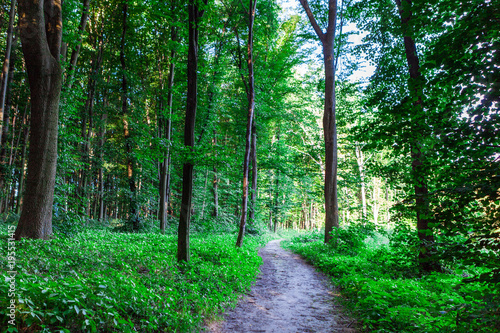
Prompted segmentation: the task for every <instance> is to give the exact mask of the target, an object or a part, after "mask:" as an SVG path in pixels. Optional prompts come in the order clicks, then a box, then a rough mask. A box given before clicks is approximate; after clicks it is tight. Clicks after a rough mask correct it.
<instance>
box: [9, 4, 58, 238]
mask: <svg viewBox="0 0 500 333" xmlns="http://www.w3.org/2000/svg"><path fill="white" fill-rule="evenodd" d="M44 16H45V17H44ZM19 17H20V20H19V26H20V33H21V41H22V47H23V53H24V59H25V63H26V69H27V72H28V80H29V85H30V92H31V125H30V147H29V153H28V176H27V179H26V192H25V195H24V203H23V209H22V212H21V218H20V220H19V224H18V226H17V229H16V232H15V238H16V239H21V238H24V237H27V238H37V239H48V238H49V236H50V235H51V234H52V205H53V201H54V185H55V176H56V161H57V123H58V113H59V97H60V93H61V83H62V70H61V66H60V64H59V48H60V45H61V36H62V17H61V1H60V0H51V1H48V0H45V1H44V0H21V1H19ZM42 22H45V23H46V25H45V26H43V25H42V24H41V23H42Z"/></svg>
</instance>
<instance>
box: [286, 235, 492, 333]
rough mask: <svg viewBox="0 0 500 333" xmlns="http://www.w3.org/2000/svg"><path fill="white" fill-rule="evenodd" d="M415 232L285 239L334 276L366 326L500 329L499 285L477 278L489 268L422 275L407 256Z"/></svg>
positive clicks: (390, 329)
mask: <svg viewBox="0 0 500 333" xmlns="http://www.w3.org/2000/svg"><path fill="white" fill-rule="evenodd" d="M406 231H408V230H406ZM411 235H412V234H411V233H409V234H404V233H398V232H395V233H393V234H392V235H391V236H390V237H389V239H388V238H386V237H383V236H380V235H379V234H377V233H373V234H372V236H371V237H368V238H366V239H364V238H365V236H363V234H362V233H361V232H360V231H359V229H356V228H352V227H351V228H344V229H340V230H338V232H337V233H336V234H334V238H333V241H332V243H331V244H325V243H323V241H322V238H323V236H322V235H321V234H319V233H303V234H301V235H300V236H296V237H293V238H291V240H288V241H287V242H283V243H282V244H284V246H285V247H286V248H289V249H291V250H293V251H294V252H296V253H298V254H300V255H302V256H304V257H305V258H306V259H307V260H308V261H310V262H311V263H312V264H314V265H315V266H316V267H318V268H319V269H320V270H322V271H324V272H326V273H327V274H329V275H330V276H331V277H332V280H333V283H334V284H335V285H337V286H339V287H340V288H341V290H342V294H343V295H344V296H345V297H346V304H347V305H348V307H350V309H351V310H352V311H353V312H354V314H355V316H356V317H357V318H358V319H359V320H360V323H361V327H362V329H363V330H365V331H370V332H464V333H465V332H500V319H499V318H500V292H499V288H498V285H495V284H493V283H488V282H480V281H474V278H473V277H474V276H476V275H478V274H479V273H482V272H483V271H484V270H482V269H480V268H477V267H473V266H468V267H461V269H458V266H459V265H456V267H455V269H450V268H448V269H447V270H446V272H445V273H436V272H434V273H431V274H427V275H423V276H422V275H420V274H419V273H418V267H417V264H416V263H415V262H416V261H415V260H413V261H408V260H407V258H406V256H411V255H412V253H413V254H414V255H417V253H418V252H417V251H418V250H416V249H414V248H413V247H412V246H410V245H408V243H406V244H405V243H404V242H403V243H402V242H401V238H407V239H408V238H411ZM360 238H361V239H364V241H362V242H359V239H360ZM391 239H398V242H390V241H389V240H391Z"/></svg>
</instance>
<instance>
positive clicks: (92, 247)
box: [0, 230, 263, 332]
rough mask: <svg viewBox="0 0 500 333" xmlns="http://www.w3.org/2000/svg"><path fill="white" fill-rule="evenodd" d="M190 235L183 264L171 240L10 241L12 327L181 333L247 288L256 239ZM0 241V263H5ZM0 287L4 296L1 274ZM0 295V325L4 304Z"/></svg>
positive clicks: (118, 236) (255, 263) (256, 261)
mask: <svg viewBox="0 0 500 333" xmlns="http://www.w3.org/2000/svg"><path fill="white" fill-rule="evenodd" d="M234 241H235V240H234V237H232V236H214V235H210V234H203V235H196V236H193V237H192V238H191V248H192V257H191V261H190V262H189V263H188V264H185V263H182V264H177V263H176V261H175V253H176V239H175V237H173V236H162V235H159V234H152V233H149V234H122V233H111V232H109V231H107V230H93V231H87V232H82V233H78V234H77V235H76V236H75V237H74V238H71V239H69V238H61V237H56V238H55V239H52V240H50V241H46V242H43V241H29V240H22V241H20V242H17V243H16V245H17V246H16V259H17V272H18V274H17V275H16V293H17V296H16V301H17V308H16V324H17V329H18V330H19V331H21V330H24V329H26V328H29V329H30V330H42V329H45V332H59V331H64V332H104V331H105V332H159V331H161V332H174V331H176V332H188V331H193V330H195V329H196V328H197V327H198V326H199V325H200V324H202V322H203V320H205V319H208V318H211V317H212V316H213V315H215V314H217V313H218V312H220V311H222V310H223V309H224V307H225V306H227V305H228V304H231V303H233V302H234V301H235V299H236V295H237V294H238V293H241V292H243V291H245V290H246V289H247V288H249V287H250V284H251V282H252V281H253V280H254V279H255V277H256V274H257V272H258V267H259V265H260V263H261V258H260V257H259V256H257V251H256V249H257V247H259V246H261V245H262V244H263V238H256V237H247V238H245V242H244V245H243V247H242V248H235V247H234ZM6 248H7V246H6V244H5V243H4V244H3V245H2V249H1V258H2V259H1V260H2V266H3V267H6V266H5V265H6V264H7V263H6V253H5V251H6ZM1 279H2V280H1V283H0V292H1V293H2V295H7V290H8V285H7V281H8V280H7V275H6V273H5V271H4V273H2V276H1ZM9 301H10V300H9V299H7V298H6V297H2V300H1V301H0V306H1V310H0V323H1V324H0V329H2V330H4V329H6V328H7V320H8V319H7V318H8V317H7V312H6V311H7V310H6V309H7V305H8V302H9Z"/></svg>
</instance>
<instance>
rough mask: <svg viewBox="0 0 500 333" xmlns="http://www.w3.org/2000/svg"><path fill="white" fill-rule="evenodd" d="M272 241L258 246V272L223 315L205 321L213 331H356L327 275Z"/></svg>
mask: <svg viewBox="0 0 500 333" xmlns="http://www.w3.org/2000/svg"><path fill="white" fill-rule="evenodd" d="M279 243H280V240H274V241H271V242H269V243H268V244H267V246H266V247H264V248H262V249H261V250H260V251H259V255H260V256H261V257H262V259H263V264H262V266H261V267H260V274H259V276H258V277H257V281H256V282H255V284H254V285H253V287H252V288H251V291H250V292H249V293H247V294H246V295H244V296H243V297H241V298H240V300H239V302H238V304H237V305H236V307H235V308H234V309H230V310H227V311H226V313H225V315H224V320H223V321H220V322H215V323H211V324H210V325H208V331H209V332H212V333H239V332H241V333H247V332H249V333H250V332H266V333H271V332H272V333H299V332H300V333H305V332H318V333H320V332H321V333H323V332H324V333H329V332H345V333H347V332H356V330H355V328H354V326H355V321H354V320H352V319H350V318H349V317H348V316H346V315H345V314H344V313H343V311H342V307H341V306H340V304H339V298H340V295H339V294H338V292H337V291H336V290H335V288H334V287H333V286H332V285H331V284H330V283H329V279H328V278H327V277H326V276H324V275H323V274H322V273H319V272H316V271H315V270H314V268H313V267H312V266H311V265H309V264H308V263H306V262H305V261H304V260H303V259H302V258H301V257H300V256H298V255H296V254H293V253H291V252H289V251H287V250H284V249H282V248H281V247H280V246H279Z"/></svg>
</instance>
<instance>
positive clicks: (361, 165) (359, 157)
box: [356, 144, 368, 219]
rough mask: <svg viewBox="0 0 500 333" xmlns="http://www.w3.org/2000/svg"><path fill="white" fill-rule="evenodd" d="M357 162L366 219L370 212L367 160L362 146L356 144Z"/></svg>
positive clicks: (363, 211) (363, 212) (362, 205)
mask: <svg viewBox="0 0 500 333" xmlns="http://www.w3.org/2000/svg"><path fill="white" fill-rule="evenodd" d="M356 162H357V163H358V170H359V178H360V180H361V207H362V216H363V219H366V217H367V215H368V213H367V210H366V188H365V160H364V156H363V151H362V150H361V147H360V146H359V145H358V144H356Z"/></svg>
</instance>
